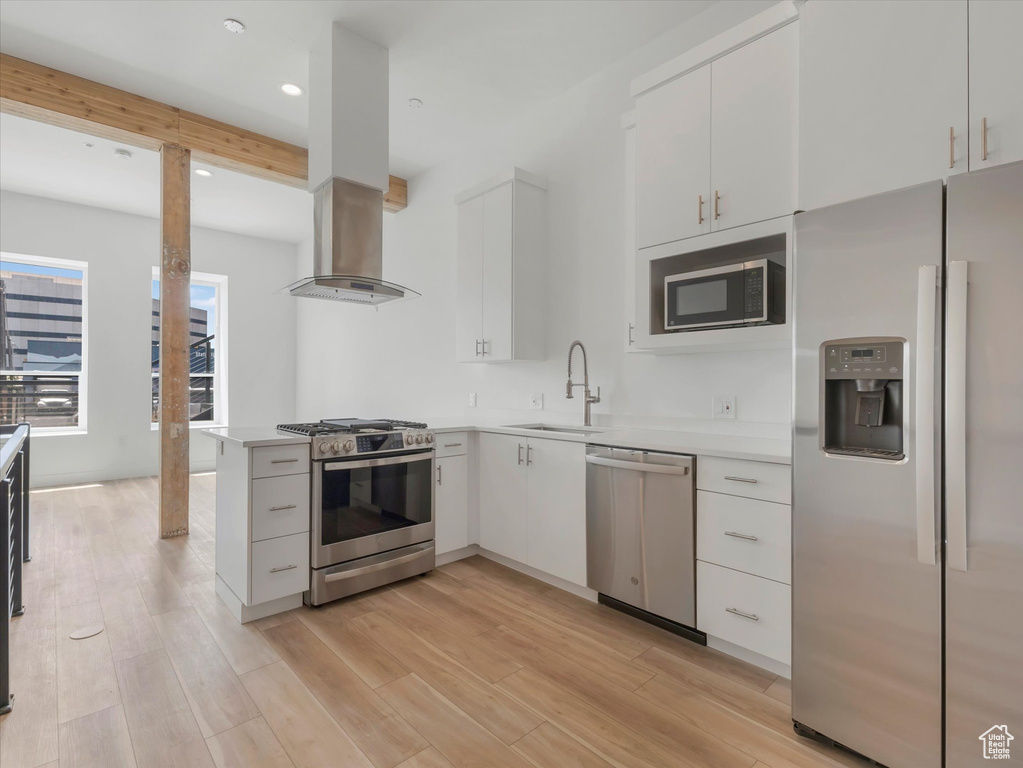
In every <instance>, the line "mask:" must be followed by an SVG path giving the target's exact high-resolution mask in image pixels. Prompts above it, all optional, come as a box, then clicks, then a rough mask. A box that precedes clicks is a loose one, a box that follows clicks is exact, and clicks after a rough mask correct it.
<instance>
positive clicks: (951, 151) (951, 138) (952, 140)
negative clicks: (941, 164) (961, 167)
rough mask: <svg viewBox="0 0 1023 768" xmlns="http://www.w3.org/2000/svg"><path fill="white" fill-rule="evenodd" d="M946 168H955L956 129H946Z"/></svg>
mask: <svg viewBox="0 0 1023 768" xmlns="http://www.w3.org/2000/svg"><path fill="white" fill-rule="evenodd" d="M948 167H949V168H955V167H956V129H955V128H949V129H948Z"/></svg>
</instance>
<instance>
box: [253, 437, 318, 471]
mask: <svg viewBox="0 0 1023 768" xmlns="http://www.w3.org/2000/svg"><path fill="white" fill-rule="evenodd" d="M308 471H309V445H308V444H307V443H302V444H300V445H270V446H266V447H265V448H253V449H252V476H253V477H278V476H279V475H297V474H299V473H301V472H308Z"/></svg>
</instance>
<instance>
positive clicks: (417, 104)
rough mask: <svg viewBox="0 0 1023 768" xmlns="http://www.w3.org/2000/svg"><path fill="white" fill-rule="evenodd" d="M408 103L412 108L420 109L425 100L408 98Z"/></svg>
mask: <svg viewBox="0 0 1023 768" xmlns="http://www.w3.org/2000/svg"><path fill="white" fill-rule="evenodd" d="M408 105H409V106H410V107H412V109H419V108H420V107H421V106H423V100H422V99H409V100H408Z"/></svg>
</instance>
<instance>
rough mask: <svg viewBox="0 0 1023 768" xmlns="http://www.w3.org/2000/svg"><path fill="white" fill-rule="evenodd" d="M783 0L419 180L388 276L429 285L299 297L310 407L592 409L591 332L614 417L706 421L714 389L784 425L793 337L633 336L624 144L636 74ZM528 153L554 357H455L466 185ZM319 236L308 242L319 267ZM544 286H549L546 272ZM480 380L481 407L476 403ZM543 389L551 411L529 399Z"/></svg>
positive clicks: (735, 11)
mask: <svg viewBox="0 0 1023 768" xmlns="http://www.w3.org/2000/svg"><path fill="white" fill-rule="evenodd" d="M770 5H771V2H739V1H736V2H728V3H718V4H715V5H714V6H712V7H711V8H710V9H708V11H706V12H705V13H703V14H701V15H700V16H698V17H696V19H694V20H693V21H692V22H690V23H689V24H686V25H684V26H683V27H679V28H677V29H675V30H671V31H670V32H668V33H666V34H665V35H664V36H662V37H661V38H658V39H657V40H655V41H654V42H653V43H651V44H650V45H648V46H646V47H645V48H643V49H641V50H640V51H637V52H636V53H634V54H632V55H631V56H629V57H627V58H626V59H624V60H622V61H620V62H619V63H618V64H616V65H614V66H613V67H611V68H609V69H608V70H606V71H604V72H602V73H600V74H598V75H596V76H594V77H593V78H590V79H589V80H587V81H586V82H584V83H582V84H580V85H579V86H577V87H575V88H574V89H572V90H571V91H569V92H568V93H566V94H564V95H563V96H561V97H559V98H557V99H556V100H555V101H553V102H552V103H549V104H548V105H546V106H545V107H544V108H542V109H540V110H538V111H537V112H535V113H533V114H530V115H527V116H525V117H524V118H523V119H522V120H521V121H519V122H518V123H516V124H514V125H510V126H508V127H507V129H506V130H505V131H503V132H502V133H501V134H500V135H494V136H492V137H489V139H488V141H487V142H486V144H484V145H481V146H480V147H477V148H475V149H473V150H472V151H467V153H466V154H465V155H464V156H463V157H462V158H460V159H458V160H456V161H454V162H451V163H448V164H446V165H443V166H440V167H438V168H436V169H433V170H431V171H429V172H427V173H425V174H422V175H420V176H417V177H415V178H413V179H412V180H411V183H410V188H409V200H410V205H409V207H408V209H407V210H405V211H402V212H401V213H399V214H395V215H390V214H385V216H384V218H385V221H384V277H385V278H386V279H389V280H393V281H395V282H398V283H401V284H403V285H406V286H409V287H411V288H414V289H416V290H418V291H420V292H421V293H422V294H423V296H422V298H419V299H415V300H413V301H408V302H403V303H400V304H394V305H389V306H388V305H385V306H384V307H382V308H380V309H379V310H376V311H374V310H373V309H367V308H365V307H358V306H348V305H343V304H335V303H332V302H326V301H316V300H309V299H306V300H302V301H301V302H300V303H299V305H298V329H299V336H298V339H299V347H298V369H297V370H298V381H297V391H298V414H297V415H298V417H299V418H303V419H305V418H320V417H336V416H366V417H393V418H414V419H418V418H429V417H432V416H463V415H464V416H468V415H469V414H470V413H471V414H472V415H473V416H474V417H496V416H506V417H508V418H514V417H525V418H533V419H535V418H537V417H541V416H542V417H543V418H547V419H551V420H555V421H568V420H580V419H581V418H582V400H581V398H580V397H577V398H576V399H574V400H566V399H565V397H564V386H565V368H566V359H565V355H566V353H567V352H568V347H569V344H570V343H571V341H572V340H573V339H575V338H579V339H581V340H582V341H583V342H584V343H585V344H586V346H587V349H588V351H589V358H590V381H591V383H592V384H593V385H598V384H599V385H600V386H601V387H602V391H603V402H602V403H601V404H600V405H597V406H594V417H595V419H597V420H598V423H600V422H601V421H603V422H605V423H606V422H608V421H615V422H622V423H635V424H641V425H650V426H655V425H656V426H680V427H681V426H685V427H686V428H689V429H693V428H696V429H699V428H705V427H707V425H706V424H700V423H698V422H692V421H689V420H699V419H707V418H709V415H710V407H711V406H710V404H711V397H712V396H713V395H734V396H736V397H737V398H738V407H737V416H738V420H739V422H740V424H737V425H736V424H729V423H727V422H724V423H723V422H715V425H716V426H718V427H720V426H722V425H726V426H727V427H732V428H737V429H739V430H740V431H746V432H750V433H765V434H785V433H786V432H787V425H788V423H789V401H790V396H791V394H790V393H791V374H790V355H789V353H788V352H787V351H785V350H775V351H764V352H757V353H749V352H747V353H718V354H697V355H679V356H670V357H652V356H645V355H634V354H633V355H626V354H625V352H624V351H623V343H622V337H623V327H624V323H625V320H624V289H623V286H622V280H623V275H624V270H625V266H624V265H625V262H624V252H625V251H624V235H623V230H624V201H623V198H624V144H623V141H624V139H623V136H622V131H621V128H620V118H621V115H622V114H623V113H624V112H626V111H628V110H630V109H632V108H633V106H634V105H633V102H632V100H631V98H630V97H629V82H630V80H631V79H632V78H633V77H635V76H637V75H639V74H641V73H643V72H646V71H648V70H649V69H651V68H653V67H654V66H656V65H658V64H661V63H663V62H664V61H667V60H668V59H670V58H672V57H674V56H676V55H678V54H679V53H682V52H684V51H685V50H687V49H689V48H691V47H693V46H694V45H697V44H699V43H701V42H703V41H705V40H707V39H709V38H710V37H713V36H714V35H716V34H718V33H720V32H722V31H724V30H725V29H727V28H729V27H731V26H734V25H735V24H737V23H739V22H740V21H742V20H744V19H746V18H749V17H750V16H752V15H754V14H755V13H758V12H759V11H761V10H763V9H764V8H766V7H768V6H770ZM512 165H518V166H521V167H523V168H525V169H526V170H529V171H531V172H533V173H537V174H540V175H542V176H544V177H546V178H547V180H548V183H549V192H548V217H549V226H548V238H547V242H548V262H549V263H548V267H547V276H548V286H547V326H548V332H547V344H548V354H547V358H548V359H547V360H546V361H545V362H537V363H511V364H488V365H478V364H458V363H455V362H454V339H455V334H454V328H455V301H454V299H455V226H456V211H455V205H454V202H453V197H454V195H455V194H456V193H457V192H460V191H462V190H463V189H465V188H467V187H470V186H472V185H474V184H476V183H478V182H480V181H483V180H485V179H486V178H488V177H490V176H492V175H494V174H496V173H499V172H501V171H503V170H506V169H507V168H508V167H510V166H512ZM309 253H310V245H309V243H305V244H304V245H302V246H299V272H300V273H304V274H307V273H308V272H309V262H310V259H309ZM538 290H541V288H540V287H539V286H538ZM468 392H477V393H478V402H479V407H478V409H477V410H476V411H475V412H469V411H467V410H466V407H465V406H466V400H467V393H468ZM531 393H543V394H544V397H545V408H546V413H544V414H538V413H536V412H528V411H526V412H524V413H517V412H518V411H524V410H525V409H527V408H528V407H529V397H530V394H531Z"/></svg>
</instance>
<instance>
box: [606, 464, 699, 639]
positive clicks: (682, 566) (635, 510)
mask: <svg viewBox="0 0 1023 768" xmlns="http://www.w3.org/2000/svg"><path fill="white" fill-rule="evenodd" d="M694 463H695V460H694V458H693V457H692V456H682V455H678V454H672V453H650V452H646V451H633V450H628V449H624V448H606V447H603V446H597V445H590V446H587V448H586V585H587V586H588V587H589V588H590V589H594V590H596V591H597V592H598V593H599V594H600V601H601V602H602V603H605V604H609V605H611V606H613V607H616V608H619V609H621V610H625V611H626V612H627V613H632V614H634V615H638V616H640V618H643V619H646V620H648V621H652V622H653V623H656V624H660V625H661V626H665V628H667V629H670V630H672V631H675V632H678V633H679V634H683V635H685V636H686V637H689V638H691V639H694V640H696V641H698V642H706V640H705V636H704V635H703V633H700V632H696V631H695V630H692V629H691V628H692V627H694V626H695V624H696V522H695V514H694V511H693V510H694V490H693V466H694ZM663 619H667V620H668V621H667V622H664V621H663ZM676 625H683V626H682V627H678V626H676Z"/></svg>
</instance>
